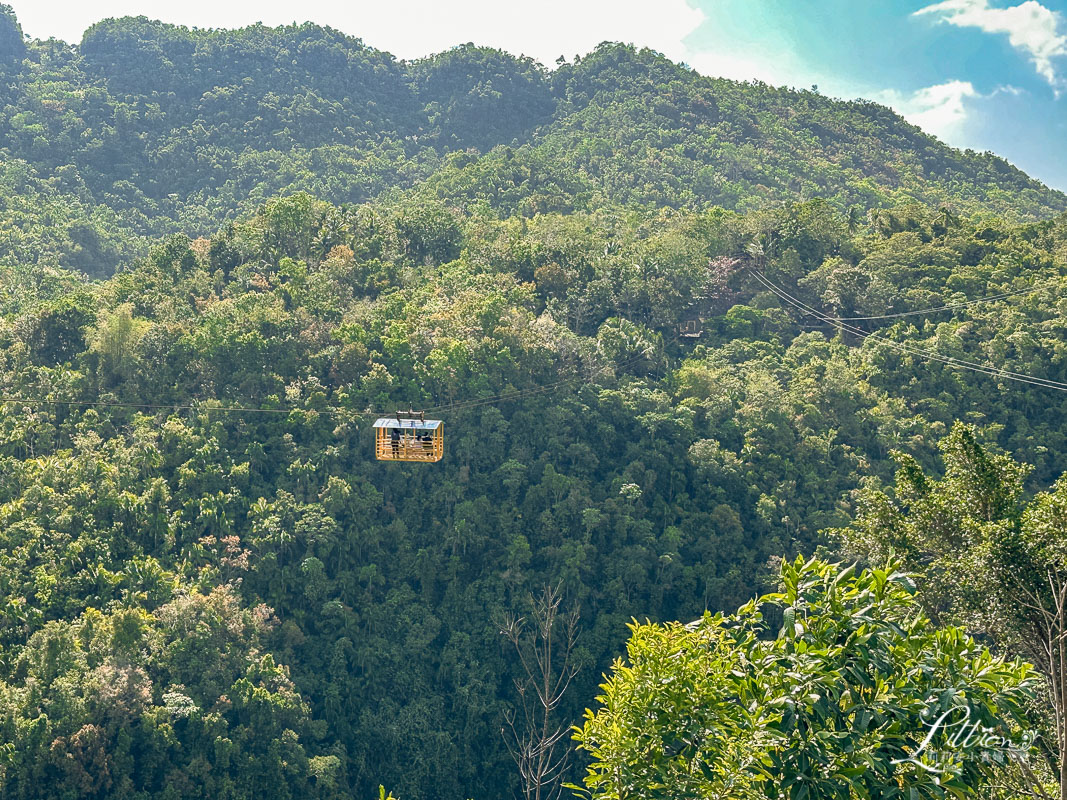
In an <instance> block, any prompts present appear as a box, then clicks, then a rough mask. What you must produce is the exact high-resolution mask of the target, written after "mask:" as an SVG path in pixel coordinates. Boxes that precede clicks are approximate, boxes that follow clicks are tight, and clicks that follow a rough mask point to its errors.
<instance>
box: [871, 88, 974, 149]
mask: <svg viewBox="0 0 1067 800" xmlns="http://www.w3.org/2000/svg"><path fill="white" fill-rule="evenodd" d="M980 96H981V95H980V94H979V93H978V92H977V91H976V90H975V88H974V85H973V84H971V82H970V81H949V82H948V83H939V84H937V85H936V86H927V87H926V88H924V89H919V90H918V91H916V92H912V93H910V94H905V93H903V92H899V91H897V90H895V89H889V90H886V91H883V92H878V93H877V94H875V95H874V97H873V99H874V100H877V101H878V102H880V103H885V104H886V105H887V106H889V107H890V108H892V109H894V110H896V111H897V112H898V113H900V114H901V116H903V117H904V119H906V120H907V121H908V122H910V123H911V124H912V125H918V126H919V127H920V128H922V129H923V130H924V131H926V132H927V133H931V134H933V135H934V136H937V137H938V138H939V139H944V140H945V141H947V142H952V141H953V140H954V139H956V138H957V136H958V134H960V133H961V132H962V129H963V126H964V123H966V122H967V101H968V100H969V99H972V98H976V97H980Z"/></svg>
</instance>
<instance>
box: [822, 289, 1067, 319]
mask: <svg viewBox="0 0 1067 800" xmlns="http://www.w3.org/2000/svg"><path fill="white" fill-rule="evenodd" d="M1054 282H1055V281H1053V280H1050V281H1045V282H1043V283H1040V284H1037V285H1036V286H1028V287H1027V288H1025V289H1014V290H1012V291H1010V292H1001V293H1000V294H993V295H990V296H989V297H979V298H977V299H975V300H965V301H962V302H959V303H950V304H949V305H946V306H938V307H937V308H924V309H920V310H916V311H901V312H900V313H898V314H878V315H875V316H870V317H833V319H836V320H838V321H840V322H865V321H871V320H879V319H900V318H901V317H917V316H921V315H922V314H936V313H937V312H939V311H951V310H952V309H954V308H966V307H967V306H976V305H979V304H981V303H991V302H993V301H994V300H1004V299H1005V298H1007V297H1016V296H1017V295H1020V294H1032V293H1033V292H1039V291H1041V290H1042V289H1044V288H1047V287H1048V286H1051V285H1052V284H1053V283H1054Z"/></svg>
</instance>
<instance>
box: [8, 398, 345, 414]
mask: <svg viewBox="0 0 1067 800" xmlns="http://www.w3.org/2000/svg"><path fill="white" fill-rule="evenodd" d="M203 402H205V403H207V402H210V400H204V401H203ZM0 403H22V404H23V405H33V406H79V407H92V408H96V407H102V408H133V409H143V410H146V411H202V412H216V411H217V412H219V413H254V414H290V413H292V412H293V411H315V413H317V414H332V413H336V412H338V411H341V410H342V409H340V408H330V409H327V410H318V409H313V408H260V407H255V406H210V405H199V404H197V405H192V404H189V403H123V402H118V401H111V400H50V399H46V398H40V397H11V396H8V395H0Z"/></svg>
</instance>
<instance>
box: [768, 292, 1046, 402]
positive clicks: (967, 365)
mask: <svg viewBox="0 0 1067 800" xmlns="http://www.w3.org/2000/svg"><path fill="white" fill-rule="evenodd" d="M761 277H762V278H763V280H762V281H761V283H763V285H764V286H766V287H767V288H768V289H770V290H771V292H773V293H774V294H775V295H777V296H778V297H779V299H782V300H784V301H785V302H787V303H789V304H790V305H793V306H796V307H797V308H799V309H801V310H803V311H805V312H806V313H807V314H810V315H811V316H814V317H816V318H818V319H820V320H822V321H823V322H825V323H827V324H829V325H832V326H833V327H836V328H838V329H839V330H844V331H848V332H849V333H853V334H855V335H856V336H858V337H860V338H862V339H873V340H875V341H878V342H882V343H883V344H885V345H887V346H889V347H891V348H893V349H896V350H899V351H901V352H904V353H908V354H910V355H916V356H919V357H920V358H926V359H929V360H932V361H937V362H940V363H942V364H946V365H949V366H953V367H959V368H961V369H970V370H973V371H975V372H982V373H984V374H986V375H992V376H995V377H1003V378H1008V379H1010V380H1016V381H1019V382H1021V383H1030V384H1034V385H1037V386H1044V387H1046V388H1049V389H1056V390H1057V391H1067V383H1062V382H1061V381H1053V380H1049V379H1048V378H1039V377H1037V376H1034V375H1026V374H1024V373H1019V372H1012V371H1010V370H1005V369H1001V368H999V367H993V366H990V365H988V364H979V363H976V362H973V361H964V360H963V359H957V358H953V357H952V356H944V355H942V354H940V353H936V352H934V351H931V350H925V349H923V348H920V347H917V346H915V345H910V344H907V343H906V342H897V341H894V340H892V339H887V338H885V337H882V336H878V335H877V334H874V333H869V332H867V331H864V330H862V329H860V328H856V327H853V326H851V325H845V324H843V323H840V322H838V321H837V320H835V319H834V318H833V317H829V316H827V315H825V314H823V313H822V312H819V311H817V310H815V309H813V308H812V307H811V306H808V305H805V304H804V303H803V302H801V301H800V300H798V299H797V298H795V297H793V296H792V295H790V294H789V293H788V292H786V291H785V290H784V289H782V288H781V287H779V286H777V285H775V284H774V283H772V282H771V281H770V280H768V279H767V278H766V277H765V276H761Z"/></svg>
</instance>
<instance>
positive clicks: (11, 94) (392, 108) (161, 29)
mask: <svg viewBox="0 0 1067 800" xmlns="http://www.w3.org/2000/svg"><path fill="white" fill-rule="evenodd" d="M0 35H2V36H4V37H5V41H7V42H8V46H7V47H6V48H0V49H6V51H7V52H8V53H9V54H10V56H9V57H8V58H6V59H4V60H3V62H2V63H0V92H2V94H0V155H2V156H3V160H4V177H5V186H8V185H14V186H16V187H17V188H16V189H15V191H14V194H16V195H17V196H18V197H19V198H25V199H24V200H19V199H16V200H14V201H12V202H11V203H10V207H5V208H4V209H3V210H4V214H3V215H2V217H0V225H2V226H3V227H2V228H0V231H2V232H3V236H2V239H0V258H3V259H5V260H6V261H7V262H8V263H15V261H20V262H23V263H25V261H26V260H27V258H28V256H27V252H32V254H33V255H34V256H35V260H38V261H41V262H42V263H58V264H60V265H62V266H67V267H74V268H78V269H82V270H86V271H88V272H90V273H91V274H98V275H100V274H109V273H110V272H112V271H113V270H114V269H115V267H116V266H117V265H118V264H119V263H122V262H123V261H124V260H127V259H128V258H129V257H132V256H136V255H143V254H144V252H146V249H147V241H148V240H146V239H145V238H144V237H149V239H150V238H151V237H152V236H158V235H162V234H166V233H169V232H179V231H180V232H183V233H186V234H188V235H191V236H197V235H205V236H206V235H211V234H212V233H213V232H214V231H215V230H217V229H218V228H219V227H220V226H221V225H223V224H225V223H227V222H229V221H232V220H234V219H236V218H238V217H240V216H241V215H244V214H248V213H251V212H252V211H254V210H255V208H256V207H257V206H258V205H259V204H260V203H262V202H263V201H265V200H266V199H268V198H269V197H271V196H273V195H275V194H278V193H289V192H292V191H297V190H303V191H309V192H311V193H313V194H314V195H316V196H317V197H320V198H322V199H325V200H328V201H330V202H332V203H335V204H344V203H361V202H365V201H367V200H370V199H372V198H375V197H379V196H381V195H382V194H383V193H390V195H392V194H395V193H396V192H401V193H412V192H414V193H416V194H419V193H429V194H431V195H433V196H436V197H438V198H440V199H442V200H444V201H446V202H447V203H449V204H450V205H453V206H458V207H462V208H470V207H488V208H489V209H491V210H492V211H493V212H494V213H496V214H499V215H501V216H508V215H512V214H520V215H522V216H525V217H531V216H533V215H535V214H537V213H544V212H563V211H571V210H581V211H590V210H593V209H595V208H598V207H600V206H602V205H604V204H605V203H614V204H637V205H642V206H646V207H672V208H689V209H693V210H699V209H702V208H706V207H709V206H713V205H716V206H721V207H724V208H728V209H738V210H746V209H755V208H763V207H770V206H773V205H775V204H777V203H780V202H782V201H783V200H793V199H797V198H813V197H823V198H827V199H830V200H832V201H834V202H835V203H837V204H838V205H842V206H850V205H857V206H860V207H862V208H863V209H867V208H871V207H875V206H882V205H888V204H895V203H899V202H904V201H910V200H919V201H922V202H925V203H928V204H933V205H938V204H945V203H947V204H950V205H953V206H954V207H955V208H956V210H957V211H960V212H971V211H986V212H993V213H996V214H998V215H1000V216H1003V217H1005V218H1008V219H1013V220H1024V219H1032V218H1037V217H1043V216H1047V215H1049V214H1051V213H1054V212H1056V211H1062V210H1064V209H1065V208H1067V198H1064V196H1063V195H1062V194H1060V193H1058V192H1054V191H1051V190H1049V189H1047V188H1046V187H1044V186H1042V185H1041V184H1040V183H1038V182H1036V181H1033V180H1031V179H1030V178H1028V177H1027V176H1026V175H1024V174H1023V173H1021V172H1019V171H1018V170H1016V169H1014V168H1013V167H1011V166H1010V165H1008V164H1007V163H1006V162H1004V161H1003V160H1001V159H999V158H996V157H994V156H992V155H988V154H987V155H980V154H976V153H972V152H967V153H961V152H959V151H956V150H953V149H951V148H948V147H946V146H944V145H943V144H941V143H940V142H938V141H937V140H935V139H933V138H932V137H930V136H928V135H926V134H923V133H922V132H921V131H919V130H918V129H917V128H915V127H914V126H912V125H909V124H907V123H906V122H904V120H902V119H901V118H900V117H899V116H897V115H896V114H894V113H893V112H892V111H890V110H889V109H886V108H884V107H882V106H878V105H875V104H873V103H867V102H862V101H859V102H847V103H846V102H840V101H835V100H831V99H828V98H825V97H822V96H820V95H818V94H816V93H814V92H809V91H794V90H787V89H777V88H773V87H770V86H766V85H763V84H756V85H748V84H738V83H735V82H732V81H727V80H718V79H712V78H705V77H701V76H700V75H698V74H697V73H695V72H693V71H692V70H689V69H688V68H686V67H683V66H679V65H677V64H673V63H671V62H670V61H668V60H667V59H665V58H663V57H662V56H659V55H657V54H655V53H652V52H649V51H647V50H646V51H635V50H634V49H633V48H632V47H626V46H622V45H613V44H604V45H602V46H601V47H600V48H598V49H597V50H596V51H594V52H593V53H591V54H589V55H587V56H586V57H584V58H581V59H580V60H576V62H575V63H573V64H563V65H562V66H560V67H559V68H558V69H556V70H554V71H553V72H551V73H549V72H547V71H546V70H545V69H544V68H542V67H541V66H540V65H538V64H536V63H534V62H532V61H531V60H529V59H526V58H515V57H513V56H510V55H508V54H506V53H502V52H499V51H496V50H491V49H488V48H481V47H475V46H473V45H466V46H463V47H460V48H457V49H455V50H452V51H449V52H446V53H442V54H439V55H437V56H432V57H428V58H426V59H422V60H418V61H414V62H411V63H407V62H399V61H397V60H396V59H394V58H393V57H392V56H390V55H389V54H388V53H384V52H382V51H379V50H375V49H373V48H372V47H369V46H367V45H365V44H364V43H363V42H362V41H360V40H359V39H354V38H351V37H348V36H345V35H343V34H341V33H339V32H337V31H334V30H330V29H326V28H321V27H318V26H314V25H310V24H305V25H300V26H290V27H286V28H277V29H273V28H266V27H263V26H254V27H251V28H245V29H241V30H218V31H214V30H197V29H194V30H189V29H186V28H182V27H176V26H173V25H165V24H163V23H159V22H152V21H150V20H147V19H145V18H136V19H133V18H124V19H119V20H105V21H103V22H100V23H98V24H96V25H94V26H93V27H91V28H90V29H89V30H87V31H86V32H85V35H84V37H83V39H82V41H81V42H80V43H79V44H78V45H77V46H76V47H71V46H69V45H67V44H66V43H64V42H59V41H55V40H49V41H44V42H41V41H31V42H29V43H28V44H23V42H22V41H21V34H20V33H19V32H18V29H17V22H16V21H15V20H14V17H13V16H12V15H11V14H10V12H8V13H7V14H6V15H5V16H2V17H0ZM37 207H41V211H40V212H39V213H34V209H36V208H37ZM55 207H60V208H68V211H67V213H66V214H60V215H56V214H54V213H53V212H52V211H51V210H50V209H52V208H55Z"/></svg>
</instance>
